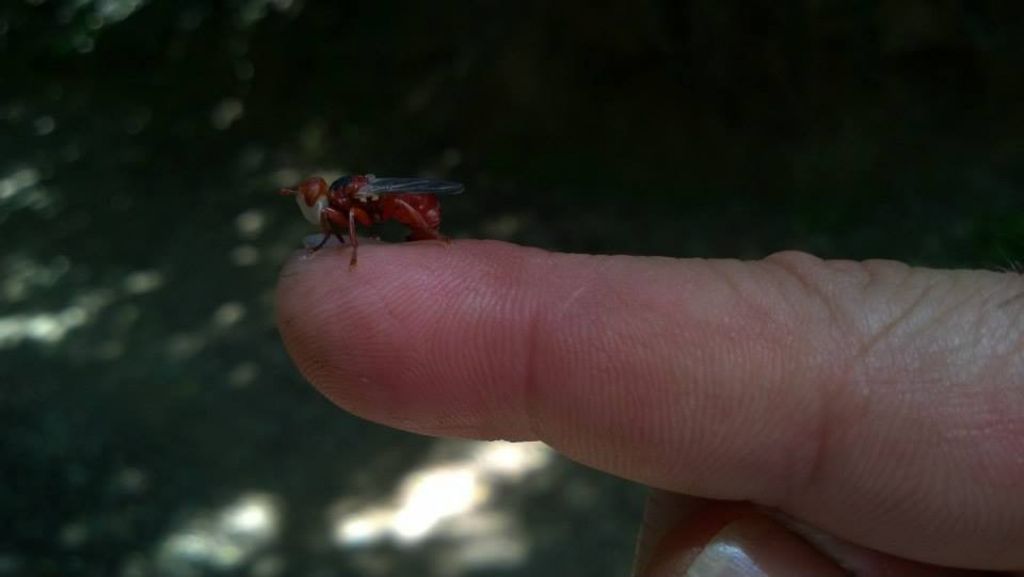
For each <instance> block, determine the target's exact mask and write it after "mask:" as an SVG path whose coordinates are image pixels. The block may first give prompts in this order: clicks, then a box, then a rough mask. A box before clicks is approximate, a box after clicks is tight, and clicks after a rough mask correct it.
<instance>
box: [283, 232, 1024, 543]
mask: <svg viewBox="0 0 1024 577" xmlns="http://www.w3.org/2000/svg"><path fill="white" fill-rule="evenodd" d="M339 252H340V253H341V255H342V256H343V255H344V254H345V253H344V251H339ZM317 256H320V255H319V254H318V255H317ZM337 256H338V255H331V254H328V258H325V259H321V258H314V259H308V260H307V262H305V263H303V265H302V266H303V267H304V270H303V272H302V273H301V274H299V275H294V274H292V275H288V276H287V277H286V278H284V279H282V287H281V291H280V297H281V303H280V308H279V313H280V315H281V318H282V319H283V322H282V324H281V326H282V332H283V334H284V336H285V340H286V342H287V343H288V345H289V350H290V351H291V352H292V354H293V355H294V356H295V357H296V360H297V362H298V364H299V366H300V367H301V368H302V370H303V372H304V374H306V375H307V376H308V377H309V378H310V380H312V381H313V382H314V383H315V384H317V385H318V386H320V387H321V389H322V390H324V391H325V392H326V393H327V394H328V395H329V396H332V397H333V398H334V400H335V401H336V402H338V403H339V404H341V405H342V406H344V407H346V408H348V409H349V410H352V411H354V412H356V413H357V414H360V415H362V416H364V417H368V418H371V419H373V420H376V421H380V422H383V423H386V424H389V425H392V426H399V427H402V428H406V429H409V430H413V431H417V432H422V433H427V434H440V435H451V434H459V435H467V436H474V437H487V438H490V437H505V438H508V437H513V438H524V437H529V436H531V431H537V432H539V434H540V435H539V436H541V437H542V438H543V439H544V440H546V441H549V442H550V443H551V444H552V445H553V446H555V447H556V448H557V449H559V450H561V451H562V452H564V453H565V454H567V455H568V456H570V457H572V458H574V459H576V460H578V461H581V462H583V463H586V464H589V465H591V466H595V467H598V468H600V469H603V470H606V471H609V472H612V473H615V474H618V475H621V476H625V477H627V478H631V479H634V480H638V481H641V482H645V483H648V484H652V485H655V486H659V487H662V488H666V489H671V490H676V491H689V492H692V493H695V494H700V495H702V496H707V497H717V498H732V499H754V500H757V501H759V502H762V503H767V504H772V503H773V502H778V501H784V504H785V506H786V508H787V509H790V510H791V511H790V512H796V513H798V514H800V515H801V516H802V517H804V518H808V519H809V520H810V521H813V522H814V523H815V524H816V525H818V526H822V527H823V528H825V529H827V530H830V531H835V532H838V533H839V534H840V535H843V536H846V537H856V538H858V539H860V540H862V541H863V542H867V543H874V542H875V541H882V540H884V541H886V542H888V543H889V546H890V547H896V550H895V551H893V552H895V553H902V554H907V552H908V551H910V552H912V553H914V554H915V555H917V556H918V557H920V556H921V555H924V554H925V553H923V552H922V551H924V550H923V549H921V548H920V547H921V545H920V543H916V542H915V540H914V539H915V537H914V535H915V532H914V531H908V524H910V526H916V525H914V524H916V523H920V522H921V519H923V518H925V517H926V516H927V515H933V514H934V513H933V511H934V509H933V507H935V506H936V504H937V503H941V502H942V500H943V491H949V490H953V486H952V485H951V483H954V482H956V481H957V480H958V479H961V480H962V479H965V478H966V477H967V476H966V475H965V474H964V473H963V472H962V471H961V470H958V469H957V468H956V462H954V461H950V459H951V458H953V457H951V455H952V456H954V457H955V456H956V454H957V453H949V452H942V451H940V450H939V449H943V447H939V446H937V445H940V444H942V443H947V442H948V440H946V439H944V438H943V437H942V436H941V435H937V433H936V432H937V431H940V430H942V429H941V427H938V426H937V424H936V423H935V422H934V418H935V416H934V415H935V410H936V406H939V407H945V406H946V405H936V401H935V399H934V398H933V397H941V399H944V400H945V401H949V400H950V397H949V395H950V389H949V387H948V386H947V385H948V383H944V382H943V380H941V379H936V378H935V377H937V375H934V374H930V375H928V378H926V379H920V380H916V381H915V380H912V379H911V380H909V381H908V378H909V376H913V375H912V373H911V372H910V371H911V370H913V369H914V367H915V362H917V361H916V360H915V358H914V357H913V356H907V355H908V354H918V352H919V351H923V352H932V353H933V354H939V353H941V352H942V351H944V350H948V347H947V346H945V345H943V346H934V343H925V344H926V345H928V346H926V347H924V348H921V347H918V348H917V349H914V348H908V349H907V350H904V351H902V352H900V353H899V354H896V355H889V356H885V355H883V356H882V357H881V358H874V359H873V362H874V363H876V364H873V365H871V366H867V367H865V366H857V367H855V368H856V370H853V371H851V370H850V369H849V366H848V363H849V360H848V359H849V356H850V355H851V354H852V352H854V351H856V347H849V346H846V342H847V341H846V340H844V339H851V340H852V339H854V337H855V336H856V335H857V333H856V331H850V330H839V329H837V328H836V327H835V326H833V325H834V323H833V321H831V320H830V317H829V315H828V313H829V311H826V310H818V309H817V308H815V307H810V309H808V310H806V311H805V310H804V309H802V308H801V307H800V306H799V303H800V302H802V301H805V300H806V301H809V302H813V301H814V299H813V298H811V299H805V298H803V297H802V296H801V295H803V290H804V289H803V288H801V283H799V282H797V279H793V278H792V276H791V274H789V273H783V272H781V271H779V269H778V267H776V266H771V265H768V266H765V265H763V263H740V262H737V261H691V260H686V261H680V260H673V259H648V258H636V257H601V258H600V259H598V260H593V259H594V257H588V256H584V255H554V254H549V253H544V252H542V251H537V250H527V249H522V248H518V247H513V246H511V245H506V244H503V243H496V242H475V241H457V242H456V243H454V244H453V246H452V247H451V248H447V249H446V248H443V247H434V248H429V249H428V247H424V246H415V247H413V246H407V245H402V246H381V247H372V248H368V250H367V251H366V252H365V253H362V254H361V255H360V256H361V258H360V264H359V268H358V269H357V270H356V271H353V272H350V271H348V270H347V269H346V268H345V267H344V266H343V265H339V262H340V260H341V259H340V258H336V257H337ZM797 258H799V257H797ZM805 260H806V265H805V266H806V267H807V269H808V270H807V272H808V273H809V274H808V276H807V277H806V278H807V279H809V280H811V281H815V282H819V283H820V288H819V289H818V290H819V294H823V295H826V296H828V295H831V296H830V298H835V299H840V300H841V301H842V302H844V303H847V304H844V305H843V306H840V307H839V308H837V309H836V310H837V311H838V312H840V313H844V314H847V315H848V316H847V317H845V318H851V319H853V320H855V321H857V322H862V323H870V322H875V321H877V319H878V318H884V315H881V316H878V315H880V313H879V312H878V311H877V310H875V311H873V312H870V313H868V314H865V313H860V315H861V317H863V318H860V317H858V314H857V313H856V311H857V310H858V309H860V308H868V309H871V308H872V307H874V308H876V309H877V308H883V309H884V310H885V311H890V310H892V311H895V310H896V305H892V308H885V307H879V305H878V303H879V302H881V303H884V304H885V305H886V307H889V306H890V305H889V302H890V301H889V300H888V299H887V297H886V295H885V292H884V286H883V285H884V284H885V283H884V279H885V278H886V276H888V277H893V276H894V275H893V274H892V271H893V270H896V269H899V268H901V267H898V266H895V265H894V266H891V267H890V266H887V265H885V264H873V265H872V267H873V268H876V269H878V271H877V273H876V272H872V273H868V272H857V270H856V267H855V266H853V265H850V264H845V263H838V264H834V265H833V264H827V263H825V264H821V265H815V264H814V263H815V261H816V259H813V258H812V257H808V258H807V259H805ZM595 262H600V263H601V267H600V270H601V274H600V275H598V276H599V277H600V278H596V279H594V280H593V281H592V282H587V283H583V282H582V279H586V278H588V275H592V274H593V271H594V270H595V265H594V264H593V263H595ZM817 262H821V261H817ZM902 268H903V269H904V270H905V269H906V267H902ZM816 269H820V270H817V271H816ZM834 269H838V271H837V270H834ZM844 270H845V271H846V272H845V273H843V272H842V271H844ZM773 271H775V272H773ZM823 271H824V272H823ZM830 271H831V273H833V274H831V275H830V274H829V272H830ZM722 274H729V275H732V278H731V279H730V280H731V281H732V282H731V285H730V283H726V282H724V281H723V280H722V279H721V278H720V276H721V275H722ZM913 274H914V275H919V276H920V278H921V279H923V281H927V280H929V278H930V277H929V275H932V274H938V273H935V272H931V271H924V270H921V269H914V272H913ZM901 275H902V276H903V277H905V276H906V273H905V272H902V271H901ZM865 279H867V285H866V288H865ZM987 280H988V279H987V277H984V275H982V280H981V281H979V282H987ZM923 281H921V282H923ZM581 284H587V285H588V288H586V290H583V291H580V290H579V289H580V287H581ZM310 287H319V288H318V289H317V290H310ZM737 288H738V289H739V294H740V295H743V296H738V295H737V292H736V291H737ZM901 290H905V289H901ZM978 294H983V293H980V292H979V293H978ZM488 295H490V296H488ZM382 298H383V299H389V300H388V302H389V305H390V306H393V307H394V314H395V315H396V317H397V318H399V319H401V322H402V324H404V325H407V326H411V327H414V328H413V330H411V331H410V330H403V329H401V328H396V327H395V323H394V322H386V323H383V324H381V323H376V322H375V321H376V320H377V319H376V318H375V317H383V316H385V315H384V314H383V312H381V311H379V310H377V309H379V306H380V304H379V299H382ZM891 298H892V299H893V300H895V301H896V302H897V303H902V302H905V301H906V300H908V299H909V297H908V296H907V294H906V293H900V294H899V295H894V296H892V297H891ZM970 306H974V304H972V305H970ZM957 318H959V317H956V316H955V315H954V316H952V317H949V319H947V321H946V322H947V324H948V326H950V327H959V326H962V323H961V325H958V324H957V323H956V322H954V321H955V320H956V319H957ZM296 319H301V320H296ZM325 319H328V321H329V322H325ZM534 319H539V320H538V321H537V324H536V326H535V328H533V329H530V328H529V326H530V325H529V323H530V322H531V321H533V320H534ZM950 319H952V320H950ZM292 320H295V322H292ZM1004 320H1005V319H1004ZM311 327H312V328H311ZM424 327H428V328H429V330H426V332H423V331H424V330H425V329H424ZM1000 330H1005V327H1002V328H1000ZM897 332H898V331H897ZM524 334H530V335H533V336H532V337H524ZM908 334H911V333H908ZM917 336H918V338H921V333H918V334H917ZM935 338H941V335H938V337H935ZM408 339H416V340H417V344H416V346H405V345H406V341H407V340H408ZM307 341H309V342H307ZM420 341H422V342H420ZM837 342H838V343H840V345H837V344H836V343H837ZM1004 346H1006V345H1005V344H1004ZM929 347H932V348H931V349H930V348H929ZM324 356H329V358H327V359H326V360H324V359H323V358H322V357H324ZM939 360H941V358H939ZM527 365H529V366H527ZM410 367H412V368H410ZM528 370H532V371H534V372H533V373H532V375H533V376H532V377H529V376H528V374H527V371H528ZM410 371H411V372H410ZM886 371H888V372H886ZM409 375H414V376H415V380H416V381H417V382H415V383H410V382H406V379H409V378H410V377H409ZM962 376H963V375H961V377H962ZM530 379H532V384H531V385H529V386H530V387H532V388H531V389H530V390H531V391H533V392H531V393H530V397H531V398H535V399H537V400H536V406H534V407H530V408H529V409H527V408H526V406H525V405H524V403H523V402H522V399H523V397H524V396H525V393H524V392H523V391H524V389H525V388H526V387H527V385H526V384H525V383H528V382H530ZM929 379H931V380H929ZM832 381H835V382H839V383H840V385H835V384H833V383H832ZM991 384H992V383H989V385H991ZM833 386H836V387H838V388H836V389H832V388H831V387H833ZM823 388H824V389H825V390H835V391H840V392H843V394H846V392H847V391H850V390H853V391H854V392H855V394H854V395H853V397H852V399H853V401H854V402H852V403H851V401H850V400H849V399H846V398H842V397H839V400H838V402H837V401H833V400H831V399H833V398H835V397H834V394H833V395H827V396H826V397H827V398H828V399H830V401H828V402H832V403H835V405H834V406H842V407H843V410H839V409H832V411H834V413H833V414H828V415H827V416H828V420H827V425H828V427H829V429H828V431H827V436H828V442H827V443H825V444H823V445H820V446H823V447H824V449H823V452H824V453H826V454H827V455H828V456H827V457H826V458H824V459H822V460H821V461H820V462H821V463H822V467H821V469H820V471H819V472H818V473H817V474H816V475H817V476H816V478H815V482H814V483H812V484H811V486H810V487H809V488H807V490H806V491H804V494H802V495H793V496H790V495H788V494H787V491H790V492H799V491H794V490H793V489H792V487H793V485H794V483H797V484H798V483H799V477H800V473H801V471H800V470H799V469H798V467H799V465H800V463H802V462H806V461H807V460H808V459H810V460H811V461H812V462H813V461H814V457H813V455H814V448H815V445H814V441H808V437H810V438H812V439H813V438H814V436H815V435H816V434H817V433H818V432H819V431H821V429H820V424H821V422H822V421H821V420H817V421H816V420H815V419H814V418H813V417H814V413H815V411H816V410H818V409H816V408H815V407H816V406H818V405H817V403H819V402H820V399H819V398H816V397H817V395H820V394H821V390H823ZM929 392H932V393H934V394H933V395H929V394H928V393H929ZM978 392H979V394H984V393H985V390H984V389H980V390H979V391H978ZM961 401H962V402H964V403H974V404H975V405H977V403H976V402H974V401H972V400H971V399H969V398H963V399H961ZM531 402H534V401H531ZM851 404H852V405H853V406H856V407H858V408H857V410H856V411H852V412H851V411H850V409H849V405H851ZM1005 404H1008V405H1010V406H1007V407H1005V409H1004V410H1005V411H1010V410H1011V409H1012V407H1013V405H1014V404H1016V406H1017V407H1020V406H1021V402H1020V400H1019V399H1016V400H1015V399H1014V398H1012V397H1011V398H1010V399H1009V400H1008V403H1005ZM950 406H951V407H952V405H950ZM528 413H529V414H532V417H531V416H530V415H528ZM943 418H948V417H946V416H945V415H943ZM953 418H960V417H959V415H957V414H953ZM531 419H532V420H534V421H536V422H537V423H540V425H539V426H537V427H535V426H533V425H531V424H530V420H531ZM991 419H992V421H991V426H995V427H999V426H1003V427H1007V428H1005V429H997V430H1003V431H1004V432H1003V434H1004V435H1006V440H1005V442H1004V444H1006V445H1007V449H1008V448H1009V447H1010V446H1012V439H1013V435H1016V434H1017V433H1016V432H1015V429H1013V428H1012V426H1007V424H1006V417H1005V416H1001V415H995V416H992V417H991ZM1000 423H1002V425H1000ZM979 430H981V431H984V429H983V428H979ZM978 434H984V433H978ZM964 446H966V445H961V447H964ZM795 454H796V455H799V456H794V455H795ZM990 455H991V453H990ZM960 458H962V456H961V457H960ZM993 466H996V465H993ZM1011 466H1015V465H1008V464H1006V463H999V464H998V467H1003V474H1004V475H1005V476H1008V477H1007V478H1015V473H1014V470H1013V469H1011V468H1010V467H1011ZM924 470H928V471H930V473H929V474H927V475H921V474H916V475H915V474H913V472H914V471H924ZM992 474H993V475H998V470H993V472H992ZM794 479H796V480H797V481H794ZM922 483H923V484H922ZM996 489H998V487H994V488H993V491H994V492H991V493H988V494H985V495H983V497H984V499H985V500H984V505H983V506H975V507H973V509H974V510H975V512H974V513H973V514H974V518H972V519H968V520H967V521H970V522H972V523H979V522H982V521H986V519H983V518H982V517H981V516H980V515H982V514H983V512H984V511H986V510H989V509H991V508H992V507H993V505H994V503H995V502H996V501H997V497H998V496H999V495H1005V494H1006V491H1002V492H999V491H998V490H996ZM882 495H890V497H888V498H886V499H881V498H880V497H881V496H882ZM961 497H963V496H961ZM1001 511H1004V512H1005V515H1006V519H1019V518H1020V517H1021V515H1022V514H1024V513H1022V511H1020V510H1019V508H1018V507H1014V506H1013V503H1009V505H1008V506H1005V507H1004V508H1003V509H1001ZM851 515H854V517H851ZM862 516H866V518H871V519H873V520H874V521H875V522H883V526H882V530H881V531H879V530H872V529H870V528H869V527H867V526H862V525H861V524H859V523H857V522H856V521H855V519H856V518H860V517H862ZM944 521H949V519H945V520H944ZM1005 522H1006V520H1005V519H1004V520H1002V521H1001V522H1000V524H1002V523H1005ZM1000 529H1001V530H1002V531H1003V535H1008V534H1013V528H1012V527H1000ZM949 530H951V528H950V527H943V526H940V527H938V529H937V531H938V533H937V535H939V536H940V537H942V538H948V537H949ZM943 531H946V533H943ZM969 537H970V540H971V543H970V547H969V548H968V549H969V550H970V552H971V554H973V555H975V557H976V558H979V557H980V556H981V555H983V554H986V553H987V552H991V549H988V550H986V549H985V548H984V544H983V541H984V540H985V539H989V540H991V539H997V538H998V537H996V536H995V535H994V534H993V533H992V532H991V531H990V532H989V533H987V534H986V533H985V532H983V531H979V532H977V533H976V534H975V535H970V536H969ZM894 544H895V545H894ZM962 546H963V545H961V547H962ZM942 550H943V552H948V551H956V550H957V549H956V548H950V547H944V548H942ZM929 554H931V553H929ZM960 555H961V557H960V559H961V560H962V559H963V557H962V555H964V553H960Z"/></svg>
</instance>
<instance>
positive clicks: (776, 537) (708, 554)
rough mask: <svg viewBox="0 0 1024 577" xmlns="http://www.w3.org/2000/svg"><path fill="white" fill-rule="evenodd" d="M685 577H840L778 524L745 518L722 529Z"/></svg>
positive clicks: (830, 564) (827, 561)
mask: <svg viewBox="0 0 1024 577" xmlns="http://www.w3.org/2000/svg"><path fill="white" fill-rule="evenodd" d="M679 574H680V575H686V577H776V576H779V577H781V576H787V577H801V576H803V575H808V576H810V575H814V576H817V577H831V576H836V577H841V576H843V575H845V574H846V573H845V572H844V571H843V570H842V569H840V568H839V566H837V565H836V564H834V563H833V562H832V561H831V560H830V559H828V558H827V557H825V556H824V555H822V554H821V553H819V552H818V551H817V550H815V549H814V548H813V547H811V546H810V545H809V544H808V543H807V542H806V541H804V540H803V539H801V538H800V537H798V536H796V535H794V534H793V533H791V532H790V531H789V530H787V529H785V528H784V527H782V526H781V525H779V524H778V523H775V522H774V521H771V520H769V519H767V518H764V517H746V518H743V519H739V520H736V521H734V522H733V523H731V524H729V525H727V526H726V527H725V528H724V529H722V530H721V531H720V532H719V533H718V534H717V535H715V536H714V538H712V539H711V541H710V542H709V543H708V544H707V545H706V546H705V547H704V549H703V550H702V551H701V552H700V553H699V554H698V555H697V558H696V559H694V560H693V562H692V563H691V564H690V566H689V567H688V568H687V569H686V571H685V573H679Z"/></svg>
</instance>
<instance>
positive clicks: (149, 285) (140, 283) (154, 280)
mask: <svg viewBox="0 0 1024 577" xmlns="http://www.w3.org/2000/svg"><path fill="white" fill-rule="evenodd" d="M163 284H164V275H163V273H161V272H160V271H158V270H140V271H136V272H133V273H131V274H129V275H128V276H126V277H124V290H125V291H126V292H127V293H129V294H135V295H140V294H145V293H148V292H153V291H155V290H156V289H158V288H160V287H161V286H163Z"/></svg>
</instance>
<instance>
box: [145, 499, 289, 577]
mask: <svg viewBox="0 0 1024 577" xmlns="http://www.w3.org/2000/svg"><path fill="white" fill-rule="evenodd" d="M279 525H280V510H279V506H278V505H277V501H276V500H275V499H274V498H273V497H270V496H269V495H266V494H263V493H251V494H247V495H242V496H241V497H239V498H238V499H237V500H236V501H235V502H234V503H231V504H230V505H228V506H226V507H224V508H223V509H221V510H220V511H217V512H213V513H206V514H200V515H196V516H195V517H193V518H192V519H190V520H189V521H188V522H187V523H185V524H184V526H183V527H182V528H181V529H179V530H178V531H176V532H174V533H172V534H171V535H168V536H167V537H166V538H165V539H164V541H163V543H161V545H160V549H159V551H158V552H157V564H158V566H159V567H160V569H161V570H163V571H164V572H166V574H173V575H179V574H180V575H185V574H193V573H194V572H196V571H198V572H200V573H202V572H204V571H209V570H213V571H228V570H231V569H234V568H237V567H239V566H240V565H242V564H243V563H246V562H248V561H250V560H252V559H253V558H254V557H255V555H256V554H257V553H259V552H260V551H262V550H263V549H265V548H266V547H267V546H268V545H270V544H271V543H272V542H273V541H274V540H275V539H276V538H277V534H278V530H279Z"/></svg>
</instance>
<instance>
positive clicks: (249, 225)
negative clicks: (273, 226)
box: [235, 208, 267, 239]
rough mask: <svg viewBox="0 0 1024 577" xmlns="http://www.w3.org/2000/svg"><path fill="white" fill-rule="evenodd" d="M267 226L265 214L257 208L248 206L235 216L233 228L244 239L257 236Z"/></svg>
mask: <svg viewBox="0 0 1024 577" xmlns="http://www.w3.org/2000/svg"><path fill="white" fill-rule="evenodd" d="M266 228H267V216H266V215H265V214H264V213H263V212H262V211H259V210H256V209H254V208H250V209H249V210H246V211H244V212H242V214H239V215H238V216H237V217H235V230H237V231H238V235H239V236H241V237H242V238H245V239H254V238H256V237H258V236H259V235H260V234H262V233H263V231H264V230H265V229H266Z"/></svg>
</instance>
